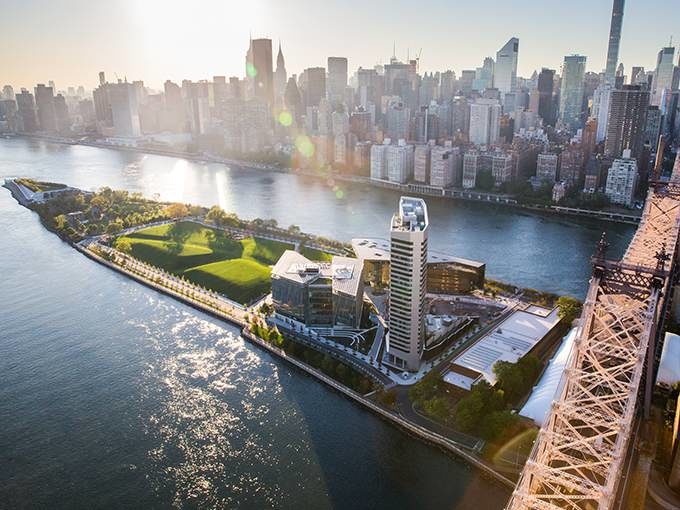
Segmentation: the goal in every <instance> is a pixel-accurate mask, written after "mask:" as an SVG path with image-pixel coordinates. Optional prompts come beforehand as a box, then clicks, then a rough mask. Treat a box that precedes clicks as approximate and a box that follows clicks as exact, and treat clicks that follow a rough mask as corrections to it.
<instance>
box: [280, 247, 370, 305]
mask: <svg viewBox="0 0 680 510" xmlns="http://www.w3.org/2000/svg"><path fill="white" fill-rule="evenodd" d="M362 265H363V261H362V260H359V259H354V258H350V257H338V256H334V257H333V259H332V260H331V262H330V263H328V262H313V261H311V260H309V259H308V258H306V257H305V256H303V255H301V254H300V253H298V252H296V251H293V250H286V251H285V252H283V255H281V257H280V258H279V260H278V261H277V262H276V265H274V268H273V269H272V278H285V279H287V280H290V281H293V282H296V283H299V284H301V285H306V284H310V283H313V282H315V281H316V280H319V279H323V278H329V279H331V280H332V282H333V292H341V293H343V294H348V295H350V296H356V295H357V293H358V292H359V289H360V287H361V286H360V284H361V269H362Z"/></svg>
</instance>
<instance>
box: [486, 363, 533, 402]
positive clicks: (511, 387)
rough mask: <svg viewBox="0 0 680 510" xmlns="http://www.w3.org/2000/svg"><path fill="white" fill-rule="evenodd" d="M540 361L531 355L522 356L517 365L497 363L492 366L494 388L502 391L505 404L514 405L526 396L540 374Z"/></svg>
mask: <svg viewBox="0 0 680 510" xmlns="http://www.w3.org/2000/svg"><path fill="white" fill-rule="evenodd" d="M541 367H542V365H541V360H539V359H538V358H537V357H536V356H535V355H533V354H527V355H526V356H522V357H521V358H520V359H519V360H517V363H510V362H508V361H497V362H496V363H495V364H494V366H493V372H494V374H496V387H497V388H499V389H500V390H502V392H503V396H504V397H505V400H506V402H511V403H515V402H517V401H519V400H520V399H521V398H522V397H523V396H524V395H526V394H527V393H528V392H529V390H530V389H531V388H532V386H533V384H534V381H536V378H537V377H538V375H539V374H540V373H541Z"/></svg>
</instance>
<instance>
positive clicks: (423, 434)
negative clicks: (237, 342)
mask: <svg viewBox="0 0 680 510" xmlns="http://www.w3.org/2000/svg"><path fill="white" fill-rule="evenodd" d="M72 246H73V247H74V248H75V249H76V250H77V251H79V252H80V253H82V254H83V255H85V256H86V257H88V258H89V259H91V260H93V261H95V262H98V263H99V264H102V265H104V266H106V267H108V268H109V269H112V270H114V271H116V272H117V273H119V274H121V275H123V276H127V277H128V278H131V279H132V280H134V281H136V282H138V283H141V284H142V285H144V286H146V287H148V288H150V289H152V290H155V291H157V292H159V293H161V294H164V295H167V296H169V297H171V298H173V299H175V300H177V301H179V302H180V303H183V304H185V305H187V306H190V307H191V308H194V309H195V310H198V311H199V312H203V313H206V314H208V315H209V316H211V317H213V318H216V319H218V320H223V321H225V322H227V323H229V324H231V325H233V326H236V327H239V328H241V330H240V333H239V335H240V336H241V337H242V338H244V339H246V340H248V341H249V342H250V343H252V344H254V345H255V346H257V347H259V348H261V349H263V350H264V351H266V352H268V353H269V354H271V355H273V356H275V357H277V358H278V359H280V360H283V361H285V362H287V363H288V364H290V365H293V366H294V367H296V368H298V369H299V370H301V371H303V372H305V373H306V374H307V375H310V376H312V377H314V378H316V379H317V380H318V381H320V382H322V383H324V384H325V385H326V386H327V387H330V388H331V389H333V390H335V391H336V392H338V393H341V394H342V395H344V396H345V397H346V398H348V399H349V400H352V401H354V402H355V403H357V404H359V405H360V406H363V407H364V408H366V409H367V410H369V411H371V412H372V413H373V414H375V415H377V416H378V417H379V418H381V419H383V420H385V421H387V422H389V423H391V424H392V425H393V426H396V427H398V428H399V429H401V430H402V431H405V432H407V433H409V435H411V436H413V437H415V438H417V439H420V440H421V441H423V442H425V443H427V444H430V445H432V446H436V447H438V448H440V449H442V450H444V451H445V452H447V453H448V454H451V455H453V456H455V457H457V458H459V459H462V460H464V461H465V462H467V463H468V464H470V465H471V466H473V467H476V468H477V469H479V470H480V471H481V472H482V473H484V474H485V475H487V476H489V477H490V478H491V479H493V480H494V481H495V482H498V483H500V484H501V485H503V486H505V487H507V488H508V489H510V490H512V489H514V487H515V483H514V482H513V481H512V480H510V479H509V478H507V477H506V476H505V475H503V474H501V473H499V472H497V471H496V470H494V469H493V468H492V467H491V466H489V465H488V464H486V463H485V462H484V461H483V460H482V459H481V458H478V457H476V456H475V455H473V454H471V453H468V452H467V451H465V450H464V449H463V448H461V447H460V446H458V445H457V444H456V443H454V442H453V441H451V440H449V439H447V438H445V437H443V436H441V435H439V434H437V433H435V432H432V431H430V430H428V429H426V428H424V427H422V426H420V425H417V424H415V423H412V422H410V421H409V420H407V419H405V418H403V417H401V416H399V415H398V414H397V413H394V412H392V411H389V410H387V409H384V408H382V407H381V406H379V405H378V404H376V403H374V402H372V401H371V400H369V399H368V398H366V397H365V396H364V395H361V394H359V393H357V392H355V391H353V390H352V389H350V388H348V387H347V386H344V385H343V384H341V383H339V382H337V381H335V380H334V379H332V378H330V377H328V376H327V375H326V374H324V373H322V372H321V371H319V370H317V369H316V368H314V367H312V366H311V365H308V364H307V363H305V362H303V361H301V360H298V359H296V358H293V357H291V356H289V355H288V354H286V352H285V351H283V350H282V349H280V348H278V347H276V346H274V345H271V344H269V343H267V342H265V341H264V340H263V339H261V338H259V337H258V336H257V335H255V334H253V333H252V332H251V331H250V330H249V329H248V328H247V324H246V322H245V321H239V320H238V319H236V318H235V317H232V316H229V315H227V314H224V313H220V312H219V311H217V310H215V309H213V308H211V307H210V306H208V305H206V304H203V303H201V302H199V301H196V300H192V299H190V298H188V297H187V296H184V295H182V294H179V293H177V292H174V291H172V290H171V289H168V288H167V287H164V286H163V285H159V284H156V283H154V282H151V281H149V280H147V279H145V278H143V277H141V276H137V275H134V274H131V273H130V272H129V271H127V270H125V268H123V267H121V266H119V265H117V264H114V263H112V262H109V261H107V260H104V259H103V258H102V257H99V256H97V255H96V254H95V253H92V251H91V250H88V249H87V248H84V247H82V246H80V245H78V244H73V245H72Z"/></svg>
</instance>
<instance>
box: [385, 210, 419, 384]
mask: <svg viewBox="0 0 680 510" xmlns="http://www.w3.org/2000/svg"><path fill="white" fill-rule="evenodd" d="M428 227H429V219H428V216H427V206H426V205H425V201H424V200H422V199H420V198H410V197H401V199H400V200H399V210H398V212H397V213H396V214H395V215H394V217H393V218H392V224H391V230H390V302H389V312H390V313H389V333H388V340H387V359H386V362H387V363H389V364H390V365H392V366H395V367H398V368H399V369H402V370H410V371H416V370H418V369H419V368H420V359H421V355H422V352H423V344H424V326H425V294H426V283H427V232H428Z"/></svg>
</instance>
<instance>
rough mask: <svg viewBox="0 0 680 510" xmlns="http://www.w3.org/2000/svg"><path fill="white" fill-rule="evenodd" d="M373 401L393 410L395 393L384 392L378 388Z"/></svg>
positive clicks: (392, 390) (390, 390)
mask: <svg viewBox="0 0 680 510" xmlns="http://www.w3.org/2000/svg"><path fill="white" fill-rule="evenodd" d="M375 399H376V400H377V401H378V402H379V403H381V404H382V405H384V406H385V407H387V408H389V409H394V407H395V406H396V405H397V392H396V391H394V389H392V388H391V389H389V390H385V388H380V389H379V390H378V391H377V392H376V394H375Z"/></svg>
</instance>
